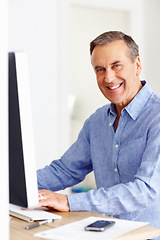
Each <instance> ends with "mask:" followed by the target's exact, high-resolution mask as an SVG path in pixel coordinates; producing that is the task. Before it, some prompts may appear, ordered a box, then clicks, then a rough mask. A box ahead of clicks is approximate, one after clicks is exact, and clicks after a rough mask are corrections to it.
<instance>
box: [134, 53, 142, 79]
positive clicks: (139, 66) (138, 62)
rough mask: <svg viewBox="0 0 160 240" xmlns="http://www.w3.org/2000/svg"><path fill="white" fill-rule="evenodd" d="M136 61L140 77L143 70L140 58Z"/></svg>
mask: <svg viewBox="0 0 160 240" xmlns="http://www.w3.org/2000/svg"><path fill="white" fill-rule="evenodd" d="M135 61H136V76H140V74H141V70H142V65H141V60H140V57H139V56H137V57H136V60H135Z"/></svg>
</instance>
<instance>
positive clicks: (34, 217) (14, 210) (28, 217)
mask: <svg viewBox="0 0 160 240" xmlns="http://www.w3.org/2000/svg"><path fill="white" fill-rule="evenodd" d="M9 214H10V215H11V216H14V217H17V218H20V219H23V220H25V221H28V222H34V221H40V220H46V219H55V220H56V219H61V218H62V217H61V216H59V215H57V214H54V213H50V212H47V211H44V210H37V209H36V210H35V209H34V210H29V209H22V208H20V207H17V206H15V207H14V206H13V205H12V206H9Z"/></svg>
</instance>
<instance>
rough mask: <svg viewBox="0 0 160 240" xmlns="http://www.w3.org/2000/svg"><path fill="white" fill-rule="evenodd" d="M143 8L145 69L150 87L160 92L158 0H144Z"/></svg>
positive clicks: (159, 8) (159, 5)
mask: <svg viewBox="0 0 160 240" xmlns="http://www.w3.org/2000/svg"><path fill="white" fill-rule="evenodd" d="M144 10H145V41H144V45H145V53H144V54H145V71H146V79H147V81H148V82H149V84H150V85H151V87H152V89H153V90H154V91H155V92H156V93H158V94H160V77H159V67H160V58H159V56H160V1H159V0H154V1H153V0H146V1H145V4H144Z"/></svg>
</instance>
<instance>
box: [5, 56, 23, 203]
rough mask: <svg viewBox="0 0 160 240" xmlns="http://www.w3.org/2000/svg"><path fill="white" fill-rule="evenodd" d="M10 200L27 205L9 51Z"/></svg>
mask: <svg viewBox="0 0 160 240" xmlns="http://www.w3.org/2000/svg"><path fill="white" fill-rule="evenodd" d="M8 76H9V200H10V203H12V204H15V205H18V206H23V207H27V206H28V203H27V196H26V183H25V172H24V158H23V145H22V134H21V121H20V111H19V98H18V87H17V71H16V61H15V53H9V75H8Z"/></svg>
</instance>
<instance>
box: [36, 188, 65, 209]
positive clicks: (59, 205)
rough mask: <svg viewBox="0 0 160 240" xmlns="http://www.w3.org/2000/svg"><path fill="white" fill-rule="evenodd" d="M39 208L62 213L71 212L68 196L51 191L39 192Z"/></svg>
mask: <svg viewBox="0 0 160 240" xmlns="http://www.w3.org/2000/svg"><path fill="white" fill-rule="evenodd" d="M38 196H39V205H38V207H48V208H54V209H56V210H58V211H61V212H69V203H68V198H67V195H63V194H58V193H55V192H52V191H49V190H45V189H43V190H39V191H38Z"/></svg>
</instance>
